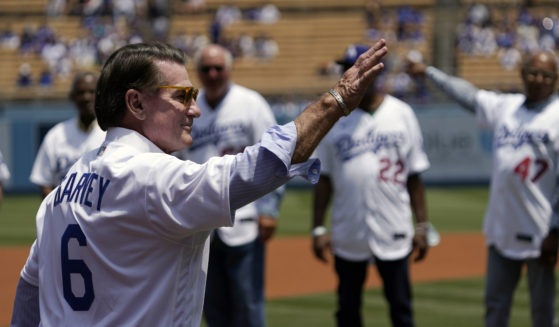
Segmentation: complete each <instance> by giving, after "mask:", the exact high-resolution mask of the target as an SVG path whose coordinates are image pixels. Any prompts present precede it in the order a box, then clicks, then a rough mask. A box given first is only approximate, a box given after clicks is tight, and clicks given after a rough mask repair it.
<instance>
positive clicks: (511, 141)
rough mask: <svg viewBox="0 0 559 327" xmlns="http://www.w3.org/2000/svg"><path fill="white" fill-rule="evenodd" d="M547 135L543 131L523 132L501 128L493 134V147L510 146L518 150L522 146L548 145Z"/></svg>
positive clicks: (521, 129) (519, 129) (518, 129)
mask: <svg viewBox="0 0 559 327" xmlns="http://www.w3.org/2000/svg"><path fill="white" fill-rule="evenodd" d="M549 142H550V139H549V134H548V133H547V131H544V130H531V131H528V130H525V129H523V128H517V129H514V130H510V129H508V128H507V127H506V126H502V127H501V128H499V129H498V130H497V131H496V132H495V146H496V147H497V148H500V147H504V146H512V147H513V148H514V149H518V148H519V147H521V146H522V145H524V144H540V143H541V144H546V145H547V144H549Z"/></svg>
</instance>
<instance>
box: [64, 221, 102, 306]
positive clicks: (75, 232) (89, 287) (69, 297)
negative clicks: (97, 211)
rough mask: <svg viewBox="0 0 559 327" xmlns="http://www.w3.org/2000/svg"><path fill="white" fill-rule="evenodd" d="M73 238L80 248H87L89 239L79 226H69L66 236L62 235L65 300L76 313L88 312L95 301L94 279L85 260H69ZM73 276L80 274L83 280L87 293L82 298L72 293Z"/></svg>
mask: <svg viewBox="0 0 559 327" xmlns="http://www.w3.org/2000/svg"><path fill="white" fill-rule="evenodd" d="M72 238H75V239H76V240H77V241H78V243H79V245H80V246H87V239H86V238H85V235H84V234H83V232H82V230H81V228H80V226H79V225H77V224H72V225H68V227H67V228H66V231H65V232H64V235H62V241H61V244H62V246H61V248H60V257H61V262H62V288H63V289H64V298H65V299H66V302H68V304H69V305H70V307H72V309H74V311H87V310H89V308H90V307H91V304H92V303H93V299H95V294H94V293H93V279H92V278H91V270H89V268H88V267H87V265H86V264H85V262H83V260H73V259H69V258H68V243H69V242H70V239H72ZM71 274H80V275H81V276H82V278H83V282H84V285H85V293H84V295H83V296H82V297H77V296H75V295H74V293H73V292H72V284H71V282H72V281H71V279H70V275H71Z"/></svg>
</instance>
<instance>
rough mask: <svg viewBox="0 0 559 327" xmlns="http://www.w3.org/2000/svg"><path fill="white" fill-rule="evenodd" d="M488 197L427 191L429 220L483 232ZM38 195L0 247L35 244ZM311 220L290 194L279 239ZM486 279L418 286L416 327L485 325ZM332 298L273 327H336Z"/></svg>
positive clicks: (274, 307) (272, 312) (6, 218)
mask: <svg viewBox="0 0 559 327" xmlns="http://www.w3.org/2000/svg"><path fill="white" fill-rule="evenodd" d="M487 197H488V189H487V187H460V188H458V187H456V188H442V187H441V188H438V187H429V188H427V208H428V213H429V218H430V220H431V221H432V222H433V223H434V225H435V226H436V227H437V229H438V230H439V232H441V233H445V232H480V231H481V225H482V220H483V213H484V211H485V208H486V203H487ZM39 204H40V197H39V195H38V194H37V195H7V196H6V198H5V199H4V203H3V204H2V206H1V207H0V245H25V244H31V242H32V241H33V239H34V233H35V232H34V230H35V225H34V224H35V222H34V219H35V218H34V217H35V213H36V211H37V208H38V206H39ZM310 219H311V192H310V191H309V190H308V189H288V191H287V192H286V195H285V198H284V201H283V202H282V206H281V211H280V224H279V230H278V233H277V234H276V237H282V236H296V235H300V236H307V235H308V232H309V229H310ZM483 283H484V280H483V278H472V279H465V280H455V281H444V282H436V283H416V284H414V286H413V288H414V289H413V291H414V311H415V316H416V323H417V326H428V327H447V326H452V327H462V326H463V327H477V326H480V327H481V326H482V325H483V320H482V317H483V302H482V301H483ZM381 292H382V291H381V290H380V289H378V288H375V289H370V290H367V292H366V294H365V297H364V310H363V315H364V320H365V324H366V326H376V327H385V326H390V322H389V317H388V311H387V307H386V303H385V301H384V298H383V296H382V293H381ZM528 298H529V296H528V293H527V289H526V281H525V279H522V281H521V284H520V286H519V288H518V290H517V292H516V298H515V304H514V308H513V312H512V316H511V327H521V326H530V314H529V305H528V303H529V302H528ZM335 301H336V298H335V295H334V294H333V293H325V294H317V295H312V296H303V297H294V298H283V299H275V300H270V301H269V302H268V305H267V321H268V326H269V327H284V326H289V327H299V326H301V327H312V326H320V327H323V326H324V327H329V326H334V318H333V314H334V308H335Z"/></svg>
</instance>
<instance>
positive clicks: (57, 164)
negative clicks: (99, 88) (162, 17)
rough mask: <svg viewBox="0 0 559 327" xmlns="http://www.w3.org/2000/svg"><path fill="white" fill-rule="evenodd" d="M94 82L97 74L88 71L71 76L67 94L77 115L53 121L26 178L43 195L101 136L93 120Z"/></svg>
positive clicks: (103, 134)
mask: <svg viewBox="0 0 559 327" xmlns="http://www.w3.org/2000/svg"><path fill="white" fill-rule="evenodd" d="M96 83H97V77H96V76H95V75H94V74H93V73H90V72H82V73H77V74H76V75H75V76H74V80H73V82H72V89H71V91H70V96H69V97H70V100H71V101H72V102H73V103H74V105H75V107H76V110H77V116H76V117H74V118H71V119H68V120H66V121H63V122H61V123H58V124H56V125H55V126H54V127H53V128H51V129H50V130H49V131H48V132H47V134H46V135H45V138H44V139H43V142H42V143H41V147H40V148H39V152H38V153H37V157H36V158H35V163H34V164H33V170H32V171H31V176H30V180H31V182H33V183H35V184H37V185H39V187H40V188H41V195H42V196H43V198H44V197H46V196H47V194H49V193H50V192H51V191H52V189H53V188H54V187H56V186H57V185H58V184H60V181H61V180H62V178H63V177H64V175H66V172H67V171H68V169H70V167H71V166H72V165H73V164H74V163H75V162H76V161H77V160H78V159H79V158H80V157H81V156H82V155H83V154H84V153H86V152H87V151H90V150H92V149H95V148H97V147H99V145H101V143H102V142H103V140H104V139H105V132H103V131H102V130H101V128H99V125H98V124H97V121H96V120H95V110H94V107H93V100H94V99H95V84H96Z"/></svg>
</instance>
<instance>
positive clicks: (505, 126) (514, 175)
mask: <svg viewBox="0 0 559 327" xmlns="http://www.w3.org/2000/svg"><path fill="white" fill-rule="evenodd" d="M524 101H525V96H524V95H522V94H499V93H495V92H490V91H484V90H480V91H478V93H477V95H476V105H477V107H476V113H477V118H478V121H479V122H480V124H481V125H482V126H487V127H490V128H491V129H492V130H493V132H494V141H493V168H492V174H491V193H490V199H489V205H488V208H487V212H486V215H485V221H484V231H485V234H486V238H487V243H488V244H489V245H494V246H496V247H497V249H499V251H500V252H501V253H503V254H504V255H505V256H507V257H509V258H513V259H524V258H535V257H538V256H539V255H540V245H541V242H542V240H543V238H544V237H545V236H546V235H547V233H548V231H549V227H550V225H551V224H554V225H556V226H557V221H558V217H557V212H556V211H554V208H553V207H554V206H555V203H554V202H555V201H556V199H557V196H558V195H559V184H558V178H557V177H558V174H559V167H558V165H559V128H558V126H559V100H557V98H556V97H552V98H551V100H550V101H549V102H547V103H546V104H545V105H543V106H540V107H539V108H534V109H527V108H526V107H525V105H524Z"/></svg>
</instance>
